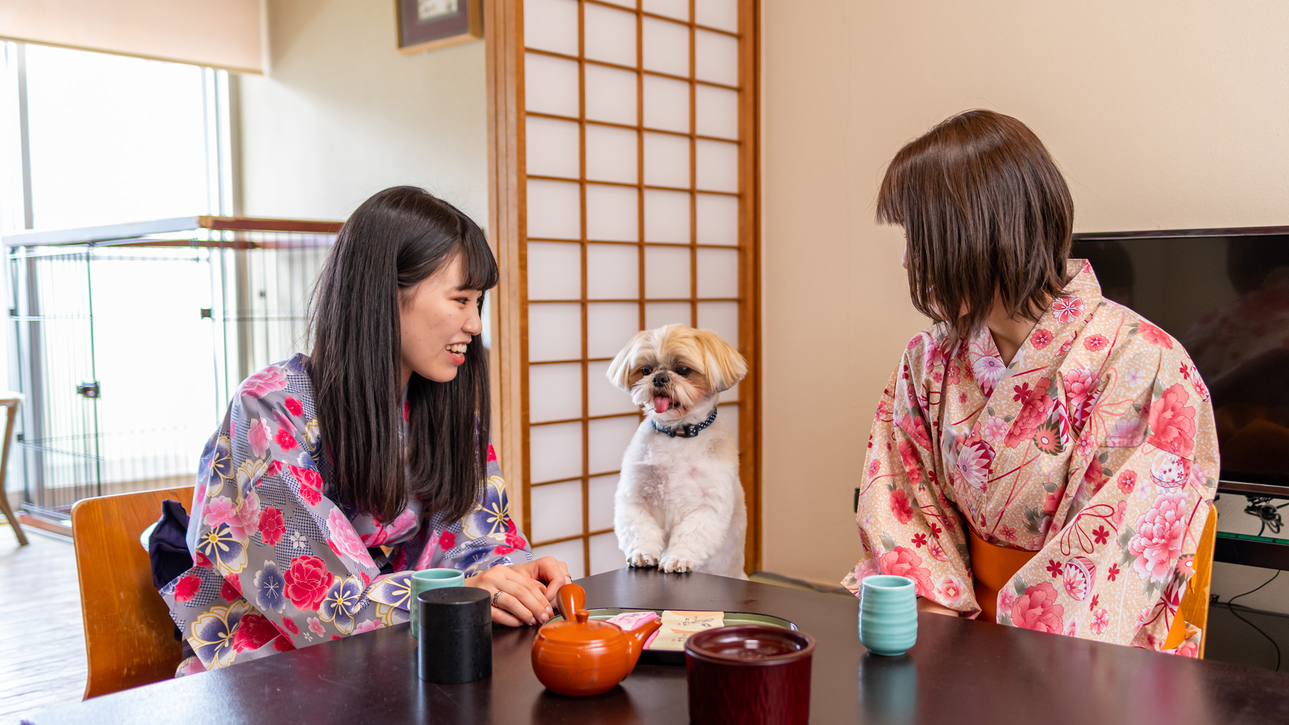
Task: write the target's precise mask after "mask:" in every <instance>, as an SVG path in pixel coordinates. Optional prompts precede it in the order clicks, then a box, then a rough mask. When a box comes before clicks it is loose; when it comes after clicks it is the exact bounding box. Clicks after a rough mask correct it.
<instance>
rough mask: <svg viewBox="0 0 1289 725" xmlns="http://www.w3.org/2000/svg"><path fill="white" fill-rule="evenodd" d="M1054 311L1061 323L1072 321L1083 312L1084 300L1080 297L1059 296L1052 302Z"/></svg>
mask: <svg viewBox="0 0 1289 725" xmlns="http://www.w3.org/2000/svg"><path fill="white" fill-rule="evenodd" d="M1052 311H1053V312H1055V313H1056V319H1058V320H1060V321H1061V324H1065V323H1067V322H1072V321H1073V320H1075V319H1077V318H1078V316H1079V315H1081V314H1083V300H1081V299H1079V298H1078V297H1058V298H1056V301H1055V302H1053V303H1052Z"/></svg>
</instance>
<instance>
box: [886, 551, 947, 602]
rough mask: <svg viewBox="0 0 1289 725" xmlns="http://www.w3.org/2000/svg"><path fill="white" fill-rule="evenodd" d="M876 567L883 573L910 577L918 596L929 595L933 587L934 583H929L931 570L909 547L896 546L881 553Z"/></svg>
mask: <svg viewBox="0 0 1289 725" xmlns="http://www.w3.org/2000/svg"><path fill="white" fill-rule="evenodd" d="M878 567H879V568H880V569H881V571H882V572H883V573H885V574H893V575H895V576H905V577H908V578H910V579H912V580H913V583H914V584H915V585H916V587H917V595H918V596H919V597H929V596H931V592H932V591H933V590H934V589H935V585H934V584H932V583H931V571H930V570H929V569H927V568H926V567H924V566H922V557H920V556H918V555H917V552H915V551H913V550H912V549H910V548H907V547H904V546H897V547H895V550H894V551H890V552H887V553H885V554H882V556H881V557H880V559H879V560H878Z"/></svg>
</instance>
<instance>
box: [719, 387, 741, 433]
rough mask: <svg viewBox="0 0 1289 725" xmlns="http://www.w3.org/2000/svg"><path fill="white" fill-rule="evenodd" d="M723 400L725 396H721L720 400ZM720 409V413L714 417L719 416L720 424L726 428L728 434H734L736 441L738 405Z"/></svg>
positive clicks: (725, 406) (724, 406)
mask: <svg viewBox="0 0 1289 725" xmlns="http://www.w3.org/2000/svg"><path fill="white" fill-rule="evenodd" d="M724 398H725V396H724V395H722V396H721V399H722V400H723V399H724ZM720 409H721V412H719V413H717V414H716V415H718V416H720V419H721V422H722V423H724V424H725V427H726V428H729V429H730V432H731V433H733V434H734V440H735V441H737V440H738V405H722V406H720Z"/></svg>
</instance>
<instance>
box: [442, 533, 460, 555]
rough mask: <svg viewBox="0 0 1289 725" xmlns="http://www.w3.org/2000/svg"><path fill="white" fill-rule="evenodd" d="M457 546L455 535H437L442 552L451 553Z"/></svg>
mask: <svg viewBox="0 0 1289 725" xmlns="http://www.w3.org/2000/svg"><path fill="white" fill-rule="evenodd" d="M456 545H457V535H456V534H454V533H452V532H451V531H444V532H443V533H442V534H439V546H440V547H442V549H443V550H444V551H451V550H452V549H453V547H455V546H456Z"/></svg>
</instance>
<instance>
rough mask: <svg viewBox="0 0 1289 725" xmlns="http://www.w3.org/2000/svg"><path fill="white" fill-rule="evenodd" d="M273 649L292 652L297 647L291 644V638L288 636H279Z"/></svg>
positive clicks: (274, 641)
mask: <svg viewBox="0 0 1289 725" xmlns="http://www.w3.org/2000/svg"><path fill="white" fill-rule="evenodd" d="M273 649H275V650H277V651H278V652H290V651H291V650H293V649H295V645H293V644H291V640H290V639H288V638H286V637H278V638H277V639H275V640H273Z"/></svg>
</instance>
